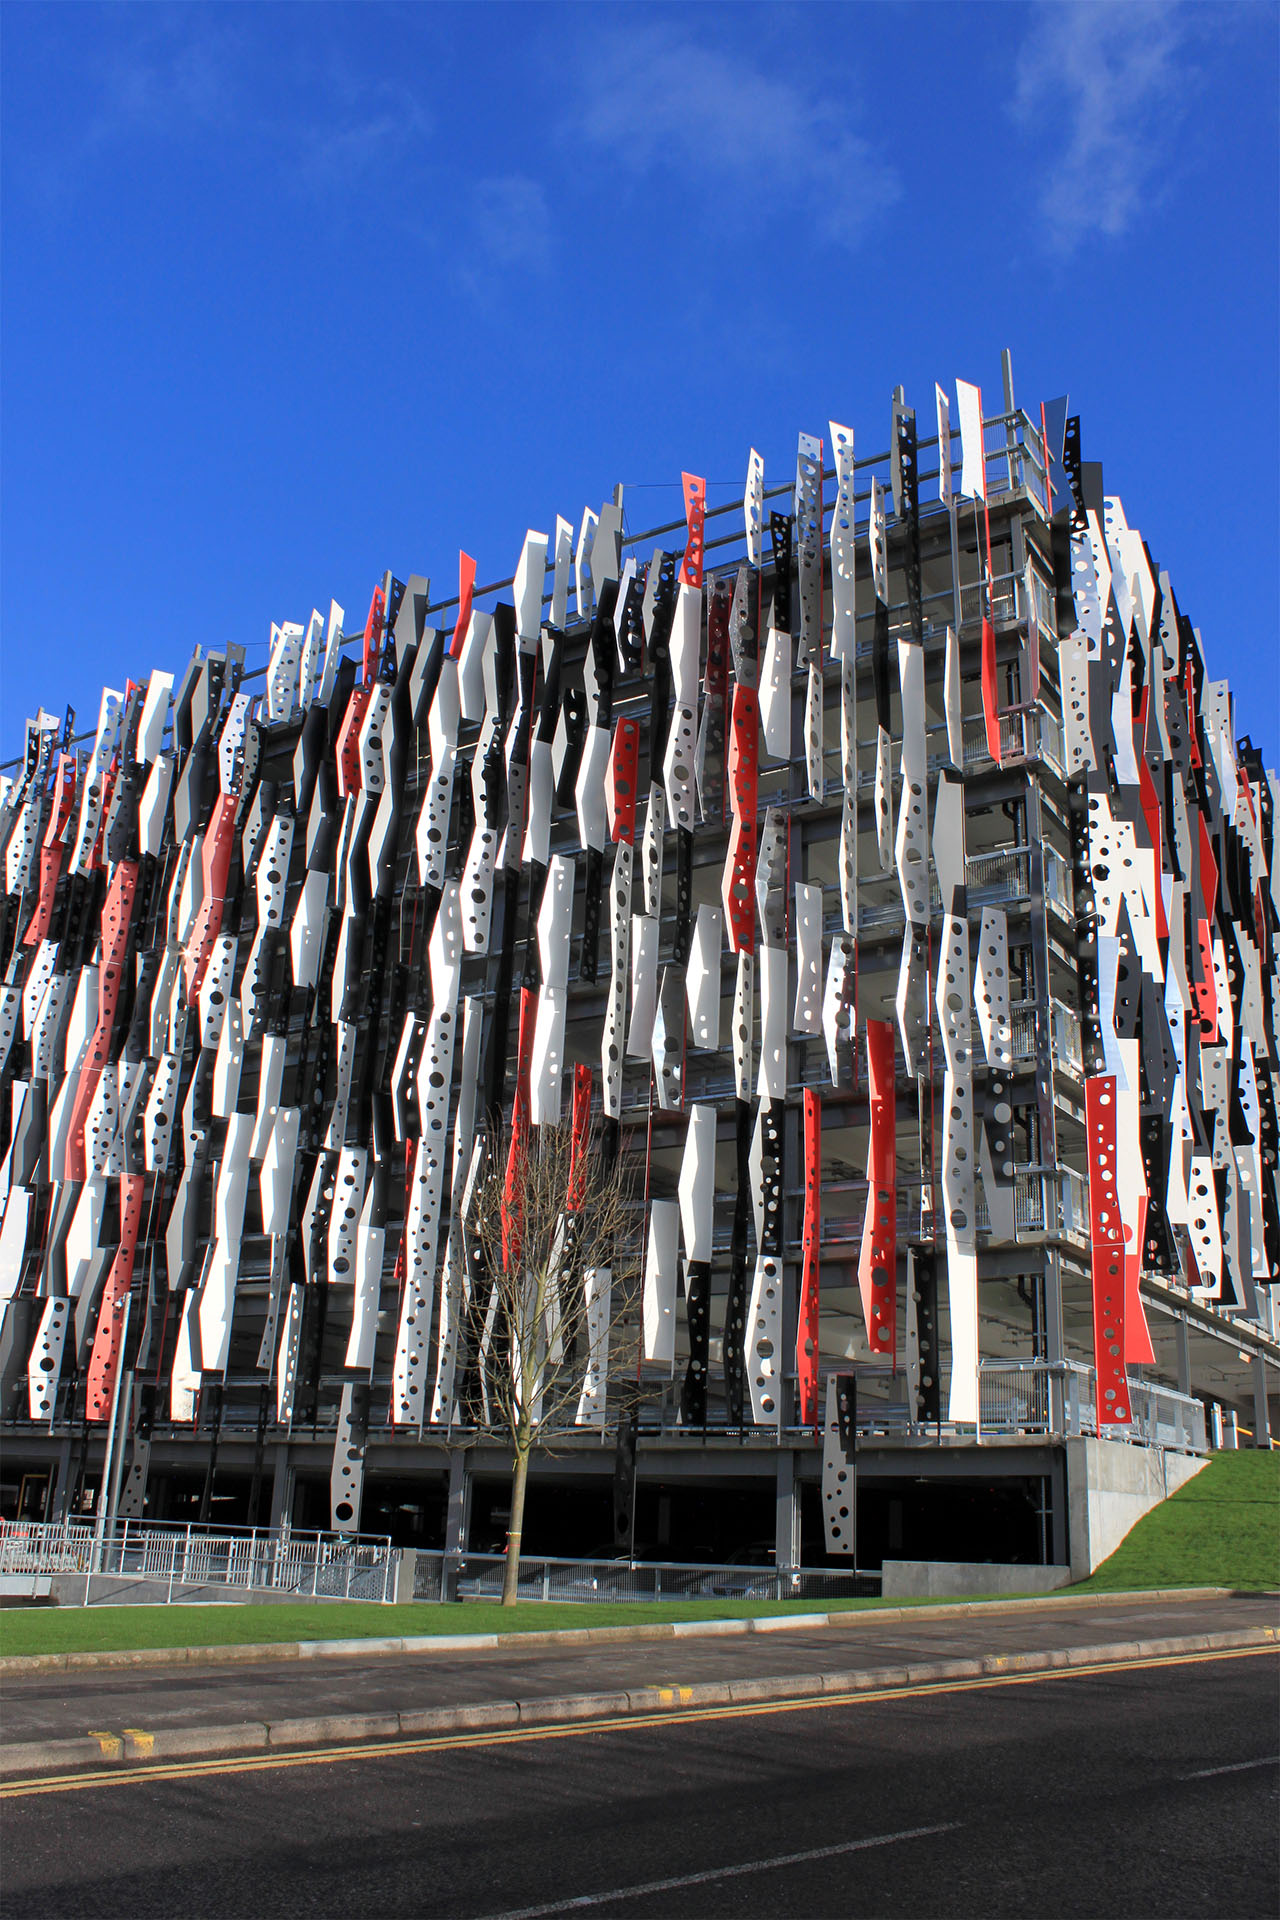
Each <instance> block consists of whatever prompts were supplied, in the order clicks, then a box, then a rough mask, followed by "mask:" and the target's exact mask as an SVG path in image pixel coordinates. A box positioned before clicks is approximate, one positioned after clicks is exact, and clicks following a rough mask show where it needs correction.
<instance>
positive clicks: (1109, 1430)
mask: <svg viewBox="0 0 1280 1920" xmlns="http://www.w3.org/2000/svg"><path fill="white" fill-rule="evenodd" d="M1129 1407H1130V1411H1131V1413H1132V1416H1133V1417H1132V1419H1131V1420H1130V1421H1129V1423H1128V1424H1127V1425H1125V1426H1117V1425H1113V1424H1111V1423H1107V1424H1106V1425H1104V1426H1103V1427H1102V1428H1099V1425H1098V1407H1097V1376H1096V1374H1095V1373H1094V1370H1093V1368H1092V1367H1088V1366H1084V1365H1083V1364H1082V1363H1081V1362H1079V1361H1076V1360H1062V1361H1057V1362H1051V1361H1047V1360H984V1361H982V1363H981V1365H980V1366H979V1369H978V1416H979V1430H980V1432H982V1433H986V1434H998V1433H1008V1434H1013V1433H1024V1434H1025V1433H1045V1434H1055V1435H1058V1434H1061V1435H1066V1436H1071V1435H1076V1434H1094V1435H1096V1434H1099V1433H1101V1435H1102V1437H1103V1438H1105V1439H1112V1440H1132V1441H1136V1442H1138V1443H1139V1444H1141V1445H1143V1446H1160V1447H1173V1448H1175V1449H1177V1450H1178V1451H1180V1452H1183V1453H1207V1452H1208V1440H1207V1437H1206V1427H1205V1413H1204V1404H1203V1402H1202V1401H1199V1400H1195V1399H1193V1398H1192V1397H1191V1396H1190V1395H1189V1394H1185V1393H1178V1392H1176V1391H1175V1390H1174V1389H1173V1388H1172V1387H1165V1386H1161V1385H1159V1384H1158V1383H1153V1382H1150V1381H1146V1380H1131V1381H1130V1382H1129Z"/></svg>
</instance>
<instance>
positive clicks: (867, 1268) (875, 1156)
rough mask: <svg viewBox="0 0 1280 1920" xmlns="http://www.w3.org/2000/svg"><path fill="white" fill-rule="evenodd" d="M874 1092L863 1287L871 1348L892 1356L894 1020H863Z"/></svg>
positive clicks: (895, 1166) (894, 1276) (894, 1303)
mask: <svg viewBox="0 0 1280 1920" xmlns="http://www.w3.org/2000/svg"><path fill="white" fill-rule="evenodd" d="M864 1025H865V1028H866V1035H867V1078H868V1082H869V1088H870V1098H871V1147H870V1152H869V1153H868V1156H867V1180H868V1183H869V1184H868V1189H867V1215H866V1220H865V1222H864V1224H863V1228H862V1251H861V1253H860V1255H859V1257H858V1291H859V1292H860V1293H861V1295H862V1311H863V1314H864V1316H865V1318H866V1322H867V1337H868V1339H869V1341H870V1343H871V1351H872V1353H875V1354H888V1356H889V1357H890V1359H892V1358H893V1355H894V1352H895V1350H896V1347H897V1337H898V1287H897V1279H898V1222H897V1215H898V1189H897V1178H898V1148H897V1113H896V1103H895V1096H894V1061H893V1022H892V1021H891V1020H868V1021H866V1022H864Z"/></svg>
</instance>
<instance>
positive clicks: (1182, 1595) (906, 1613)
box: [0, 1587, 1265, 1674]
mask: <svg viewBox="0 0 1280 1920" xmlns="http://www.w3.org/2000/svg"><path fill="white" fill-rule="evenodd" d="M1232 1597H1247V1598H1249V1599H1258V1598H1264V1597H1265V1595H1262V1594H1259V1593H1257V1592H1254V1591H1250V1592H1249V1593H1248V1594H1247V1595H1244V1596H1240V1595H1238V1594H1237V1592H1236V1589H1234V1588H1231V1587H1162V1588H1155V1589H1151V1590H1149V1591H1146V1592H1136V1593H1075V1594H1073V1593H1052V1594H1032V1595H1028V1596H1026V1597H1024V1598H1021V1599H1006V1598H1004V1597H1003V1596H1001V1597H998V1598H996V1599H992V1600H957V1601H944V1602H939V1603H937V1604H935V1605H929V1606H918V1607H865V1608H860V1609H857V1610H850V1611H842V1612H838V1613H791V1614H762V1615H759V1616H758V1617H756V1618H753V1619H740V1620H718V1619H717V1620H674V1621H671V1620H668V1621H645V1622H643V1623H642V1624H639V1625H636V1626H631V1627H626V1626H623V1627H562V1628H556V1629H547V1630H546V1631H541V1630H539V1629H538V1628H533V1629H531V1630H530V1631H528V1632H523V1633H521V1632H517V1633H426V1634H413V1635H406V1636H404V1637H394V1636H387V1637H379V1638H376V1639H375V1638H370V1639H353V1640H267V1641H254V1642H252V1643H246V1644H243V1645H235V1646H213V1647H133V1648H127V1649H126V1648H120V1649H112V1650H109V1651H106V1652H102V1653H13V1654H6V1655H4V1656H2V1657H0V1674H7V1673H8V1674H19V1673H50V1672H76V1671H89V1672H92V1671H94V1670H105V1669H108V1668H111V1667H164V1666H170V1667H171V1666H184V1665H199V1666H206V1665H222V1664H224V1663H226V1664H229V1665H232V1666H236V1665H256V1664H258V1663H259V1662H260V1661H263V1660H360V1659H373V1658H379V1657H385V1656H387V1655H393V1656H403V1655H405V1654H418V1653H427V1654H430V1653H481V1652H487V1651H491V1650H492V1649H494V1648H497V1647H501V1648H503V1649H504V1650H505V1651H515V1650H518V1649H519V1648H522V1647H524V1648H528V1649H531V1650H532V1649H534V1648H540V1647H543V1648H545V1647H557V1646H560V1647H564V1646H579V1645H581V1646H586V1645H607V1644H608V1643H610V1642H621V1643H626V1642H640V1641H645V1640H673V1639H674V1640H679V1639H685V1638H701V1637H703V1636H706V1635H711V1634H737V1633H783V1632H788V1631H790V1632H812V1631H814V1630H815V1629H817V1628H822V1627H845V1628H848V1627H857V1626H860V1625H863V1624H864V1623H865V1624H866V1625H869V1626H872V1627H874V1626H879V1625H881V1624H883V1623H884V1622H885V1621H889V1620H893V1621H898V1620H947V1619H960V1618H963V1617H964V1616H966V1615H971V1614H989V1613H993V1612H997V1613H1004V1612H1010V1611H1012V1612H1018V1613H1022V1612H1027V1611H1030V1612H1035V1611H1037V1610H1041V1609H1043V1608H1045V1607H1061V1606H1071V1607H1101V1606H1115V1605H1123V1604H1135V1605H1137V1604H1146V1605H1150V1604H1151V1603H1153V1602H1161V1603H1163V1602H1165V1601H1171V1600H1187V1601H1194V1600H1220V1599H1229V1598H1232Z"/></svg>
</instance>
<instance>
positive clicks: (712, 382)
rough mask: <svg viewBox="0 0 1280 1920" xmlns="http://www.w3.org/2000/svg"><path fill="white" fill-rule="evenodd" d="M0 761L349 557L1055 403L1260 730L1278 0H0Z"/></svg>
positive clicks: (315, 597) (382, 562) (299, 591)
mask: <svg viewBox="0 0 1280 1920" xmlns="http://www.w3.org/2000/svg"><path fill="white" fill-rule="evenodd" d="M0 32H2V34H3V47H2V52H3V135H2V138H3V154H2V158H3V181H4V188H3V194H4V198H3V377H4V390H5V391H4V413H3V446H2V472H3V522H2V526H0V533H2V539H3V546H2V560H3V580H2V596H3V597H2V603H0V610H2V614H3V629H2V638H0V754H7V753H12V752H16V751H17V750H18V748H19V746H20V742H21V727H22V721H23V718H24V716H25V715H26V714H27V713H29V712H32V711H34V709H35V706H36V704H37V703H38V702H39V701H41V700H43V702H44V703H45V704H46V705H47V706H50V707H52V708H54V709H56V710H59V711H60V709H61V707H62V705H64V704H65V703H66V702H67V701H70V702H72V703H73V704H74V705H76V707H77V708H78V710H79V713H80V717H81V724H92V721H93V719H95V718H96V702H97V693H98V688H99V686H100V684H101V682H102V680H103V678H104V676H105V677H107V678H108V679H110V680H111V681H112V682H113V683H114V684H118V685H119V684H123V679H124V677H125V675H127V674H128V673H129V672H130V671H131V670H132V671H133V672H134V674H135V675H138V674H141V673H145V672H147V671H149V670H150V669H151V668H152V667H153V666H168V667H173V668H178V667H180V666H181V665H182V664H183V663H184V662H185V660H186V659H187V657H188V656H189V654H190V651H191V648H192V646H193V645H194V644H195V643H196V642H200V643H201V644H203V645H206V646H221V645H223V644H224V643H225V642H227V641H228V640H235V641H240V642H242V643H244V644H245V645H246V646H247V647H248V649H249V663H250V664H251V665H257V664H261V663H262V662H263V661H264V660H265V656H266V642H267V635H268V629H269V625H270V622H271V621H272V620H273V619H277V620H278V619H297V620H305V619H306V617H307V615H308V613H309V611H310V609H311V607H312V605H313V604H315V605H319V606H321V607H322V608H323V607H325V606H327V604H328V599H329V597H330V596H333V597H335V598H336V599H337V600H338V601H339V602H340V603H341V604H342V605H343V606H344V607H345V608H346V610H347V615H348V625H349V626H350V625H355V624H358V623H359V622H360V621H362V619H363V615H364V611H365V609H366V608H367V605H368V599H369V594H370V591H371V589H372V586H373V584H374V582H375V580H376V579H377V578H378V577H380V575H381V573H382V571H383V569H384V568H386V567H391V568H392V569H393V570H394V571H396V572H397V573H399V574H400V576H401V577H402V578H403V577H404V576H405V575H406V574H407V573H408V572H410V571H417V572H422V573H426V574H428V575H430V576H431V578H432V581H433V586H434V587H435V588H436V589H437V590H438V589H439V588H441V587H444V588H445V589H446V590H447V591H450V592H452V591H455V590H456V567H457V552H458V548H459V547H460V546H462V547H465V548H467V550H468V551H469V552H470V553H472V554H473V555H474V556H475V557H476V560H477V563H478V577H479V579H480V580H481V581H483V580H486V579H494V578H498V577H501V576H504V575H506V574H509V573H510V572H511V571H512V570H513V568H514V565H515V561H516V559H517V557H518V554H519V550H520V544H521V541H522V539H523V535H524V530H525V528H526V527H529V526H535V527H541V528H549V527H550V526H551V525H552V524H553V516H554V514H555V513H556V512H557V511H558V512H561V513H563V514H565V515H566V516H567V517H568V518H569V519H571V520H573V521H574V523H575V525H576V524H577V521H578V520H579V518H580V516H581V512H582V508H583V506H584V504H586V503H591V504H592V505H594V506H598V505H599V503H600V501H601V499H602V498H603V497H604V496H605V494H606V493H607V492H608V491H609V490H610V489H611V488H612V486H613V484H614V482H615V481H618V480H621V481H623V482H625V483H626V484H627V485H628V487H629V488H631V489H632V491H631V492H630V493H629V495H628V499H627V508H628V519H629V522H630V524H631V525H632V526H633V527H637V526H642V525H646V524H653V523H655V522H657V521H659V520H663V519H670V518H675V517H676V516H677V515H678V514H679V512H680V510H681V509H680V495H679V491H678V487H679V477H680V472H681V469H682V468H688V469H690V470H691V471H693V472H697V473H701V474H704V475H706V476H708V478H709V479H710V480H711V481H712V482H714V483H719V484H716V485H713V486H712V488H711V498H712V500H713V502H714V501H715V500H717V499H722V498H724V497H725V496H726V493H727V491H729V490H731V489H732V488H733V487H736V486H739V485H740V482H741V477H742V475H743V474H744V472H745V466H746V455H747V449H748V447H749V445H751V444H754V445H755V446H757V447H759V448H760V449H761V451H762V452H763V453H764V455H765V473H766V482H777V481H781V480H785V479H787V478H788V477H789V476H790V474H791V473H792V472H793V471H794V460H795V444H796V435H797V433H798V432H799V431H801V430H808V431H811V432H816V433H822V434H825V431H826V422H827V420H828V419H830V418H835V419H838V420H844V421H848V422H849V423H851V424H852V425H853V426H854V428H855V430H856V433H857V436H858V443H859V450H860V451H861V452H871V451H875V450H878V449H879V448H880V447H882V446H883V445H885V444H886V442H887V437H888V432H887V429H888V409H889V396H890V392H891V389H892V388H893V386H894V385H895V384H896V383H898V382H902V383H903V385H904V386H905V387H906V390H907V397H908V399H909V400H912V401H913V402H914V403H915V404H916V405H917V407H918V408H919V409H920V410H921V416H922V419H926V418H928V417H929V415H930V414H931V411H932V393H933V382H934V380H935V379H939V380H941V381H942V382H943V383H944V385H950V384H952V383H953V382H954V379H955V376H956V375H957V374H959V375H960V376H962V377H963V378H966V379H972V380H976V381H978V382H980V383H981V384H982V385H983V387H984V390H986V391H987V392H988V393H990V394H996V393H998V390H999V350H1000V348H1001V347H1002V346H1006V345H1007V346H1008V347H1010V348H1011V349H1012V353H1013V364H1014V374H1015V382H1016V386H1017V394H1018V399H1019V401H1020V402H1022V403H1023V404H1024V405H1026V404H1035V405H1038V403H1039V401H1040V400H1041V399H1048V398H1051V397H1052V396H1053V395H1055V394H1058V393H1061V392H1063V391H1068V392H1069V393H1070V395H1071V401H1072V406H1073V409H1075V410H1078V411H1079V412H1080V413H1081V415H1082V417H1083V439H1084V452H1085V456H1086V458H1090V459H1101V460H1102V461H1103V463H1104V471H1105V477H1106V482H1107V486H1108V490H1110V491H1116V492H1119V493H1120V494H1121V495H1122V497H1123V499H1124V502H1125V507H1126V510H1127V512H1128V515H1129V518H1130V520H1131V522H1134V523H1136V524H1137V525H1138V526H1140V527H1141V529H1142V531H1143V532H1144V534H1145V535H1146V537H1147V539H1148V541H1149V543H1150V544H1151V546H1152V548H1153V550H1154V552H1155V553H1156V556H1157V558H1158V559H1159V560H1160V561H1161V563H1162V564H1166V565H1168V566H1169V568H1170V571H1171V573H1172V576H1173V579H1174V583H1175V586H1176V588H1177V591H1178V594H1179V598H1180V601H1181V603H1182V605H1183V608H1184V610H1185V611H1187V612H1188V613H1189V614H1190V615H1191V617H1192V618H1193V620H1194V621H1195V622H1196V624H1197V625H1198V626H1199V627H1200V628H1201V630H1202V633H1203V636H1204V641H1205V646H1206V650H1207V654H1208V658H1209V663H1210V669H1211V671H1212V672H1214V673H1217V674H1221V673H1225V674H1227V675H1229V677H1230V679H1231V681H1232V685H1233V687H1234V688H1235V689H1236V691H1237V693H1238V694H1239V696H1240V701H1241V704H1240V712H1239V721H1240V725H1241V727H1242V729H1243V730H1247V731H1249V732H1251V734H1252V736H1253V738H1254V740H1255V741H1257V742H1259V743H1260V744H1262V745H1263V747H1264V749H1265V751H1266V753H1267V755H1268V759H1269V760H1270V761H1271V762H1272V763H1273V764H1274V762H1275V760H1276V759H1277V757H1280V723H1278V719H1277V697H1276V686H1277V674H1276V666H1277V653H1278V649H1277V640H1276V584H1277V520H1278V514H1277V427H1278V425H1280V421H1278V419H1277V364H1276V338H1277V274H1276V261H1277V233H1276V225H1277V219H1276V215H1277V204H1276V203H1277V195H1276V180H1277V114H1276V88H1275V80H1276V55H1277V9H1276V7H1275V6H1274V5H1272V4H1245V5H1239V6H1236V5H1229V4H1228V5H1216V6H1211V7H1201V6H1198V5H1194V4H1192V5H1170V4H1162V3H1160V0H1153V3H1152V4H1145V3H1144V4H1126V3H1125V0H1110V3H1106V4H1076V3H1075V0H1051V3H1050V4H1046V5H1022V4H1017V0H1008V3H1007V4H1003V5H995V6H964V5H959V4H944V5H934V4H897V5H893V4H883V5H869V6H863V5H857V4H851V5H845V6H838V5H820V6H808V5H784V6H770V5H760V6H749V7H741V6H715V5H704V6H700V7H694V8H690V7H688V6H687V5H682V6H679V7H671V8H667V7H660V6H659V7H647V6H625V5H615V6H610V7H606V6H591V5H582V6H539V5H533V4H530V5H518V6H507V5H498V4H495V5H487V6H486V5H472V6H450V5H399V4H390V5H384V4H378V3H377V0H373V3H371V4H365V5H361V6H354V7H348V6H342V5H337V4H334V5H305V4H299V5H291V6H281V7H276V6H272V5H255V6H250V5H238V6H232V7H221V6H217V5H205V6H189V5H176V6H175V5H168V4H164V0H158V3H157V4H152V5H147V6H142V7H137V8H135V7H131V6H128V5H114V6H109V7H98V6H82V5H77V4H59V5H53V6H47V5H41V4H33V3H31V0H28V4H23V5H10V6H8V7H6V8H4V9H3V13H2V14H0Z"/></svg>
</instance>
